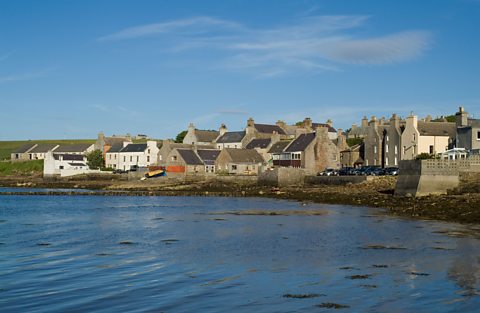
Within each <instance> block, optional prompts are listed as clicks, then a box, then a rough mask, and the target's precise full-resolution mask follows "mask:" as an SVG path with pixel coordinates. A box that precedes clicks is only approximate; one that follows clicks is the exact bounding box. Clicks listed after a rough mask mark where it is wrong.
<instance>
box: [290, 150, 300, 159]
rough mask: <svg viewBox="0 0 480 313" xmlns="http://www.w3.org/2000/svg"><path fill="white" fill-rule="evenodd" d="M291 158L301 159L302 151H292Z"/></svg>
mask: <svg viewBox="0 0 480 313" xmlns="http://www.w3.org/2000/svg"><path fill="white" fill-rule="evenodd" d="M291 159H292V160H301V159H302V153H301V152H295V153H292V155H291Z"/></svg>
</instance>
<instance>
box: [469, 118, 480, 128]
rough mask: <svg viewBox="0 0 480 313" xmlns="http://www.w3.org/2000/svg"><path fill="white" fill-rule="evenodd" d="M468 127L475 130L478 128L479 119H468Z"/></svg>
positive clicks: (479, 124) (479, 125) (479, 126)
mask: <svg viewBox="0 0 480 313" xmlns="http://www.w3.org/2000/svg"><path fill="white" fill-rule="evenodd" d="M468 125H469V126H472V127H475V128H480V120H479V119H474V118H469V119H468Z"/></svg>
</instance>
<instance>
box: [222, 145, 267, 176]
mask: <svg viewBox="0 0 480 313" xmlns="http://www.w3.org/2000/svg"><path fill="white" fill-rule="evenodd" d="M263 165H264V160H263V158H262V156H261V155H260V154H258V152H257V151H255V150H254V149H250V150H246V149H231V148H225V149H222V151H221V152H220V154H219V155H218V157H217V160H216V161H215V166H216V168H217V172H225V173H228V174H231V175H258V174H259V173H260V172H261V171H263Z"/></svg>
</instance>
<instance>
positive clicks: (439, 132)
mask: <svg viewBox="0 0 480 313" xmlns="http://www.w3.org/2000/svg"><path fill="white" fill-rule="evenodd" d="M417 129H418V131H419V132H420V135H421V136H449V137H450V138H455V137H456V131H457V128H456V126H455V123H449V122H418V125H417Z"/></svg>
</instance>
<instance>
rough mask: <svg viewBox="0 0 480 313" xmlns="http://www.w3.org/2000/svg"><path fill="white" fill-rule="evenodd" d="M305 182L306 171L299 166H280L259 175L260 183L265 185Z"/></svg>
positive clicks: (296, 184)
mask: <svg viewBox="0 0 480 313" xmlns="http://www.w3.org/2000/svg"><path fill="white" fill-rule="evenodd" d="M304 183H305V171H304V170H302V169H299V168H289V167H279V168H274V169H272V170H267V171H265V172H263V173H261V174H260V175H259V176H258V184H259V185H263V186H275V187H286V186H303V184H304Z"/></svg>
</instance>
